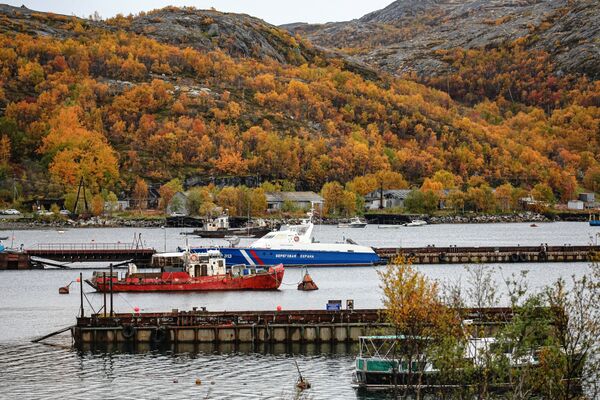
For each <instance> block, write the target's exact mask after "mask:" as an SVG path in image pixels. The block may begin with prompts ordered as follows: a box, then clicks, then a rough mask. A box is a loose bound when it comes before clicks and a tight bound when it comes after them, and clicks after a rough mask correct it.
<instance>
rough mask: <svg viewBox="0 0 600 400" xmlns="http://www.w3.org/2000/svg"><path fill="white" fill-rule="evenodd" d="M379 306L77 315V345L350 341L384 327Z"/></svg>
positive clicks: (74, 335) (75, 334)
mask: <svg viewBox="0 0 600 400" xmlns="http://www.w3.org/2000/svg"><path fill="white" fill-rule="evenodd" d="M387 326H388V324H387V322H386V321H385V316H384V314H383V313H382V312H381V310H345V311H326V310H294V311H238V312H235V311H229V312H227V311H225V312H208V311H199V310H193V311H179V310H173V311H172V312H170V313H168V312H167V313H143V314H139V313H126V314H122V313H121V314H113V316H112V317H111V316H110V315H107V316H104V315H101V314H93V315H91V316H89V317H78V318H77V325H75V326H73V327H72V328H71V333H72V335H73V339H74V341H75V344H76V345H90V344H91V345H93V344H119V343H127V342H129V343H150V344H155V345H158V344H178V343H289V342H298V343H348V342H356V341H358V338H359V337H360V336H363V335H365V334H369V333H372V332H374V331H375V330H380V329H382V328H385V327H387Z"/></svg>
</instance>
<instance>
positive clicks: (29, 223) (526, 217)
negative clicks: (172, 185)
mask: <svg viewBox="0 0 600 400" xmlns="http://www.w3.org/2000/svg"><path fill="white" fill-rule="evenodd" d="M379 217H380V218H381V217H382V218H383V219H384V222H379V223H378V222H377V221H374V220H371V218H369V215H367V216H366V218H367V219H368V220H370V221H369V224H370V225H401V224H402V223H403V222H404V221H405V220H408V221H410V220H411V219H414V218H418V219H423V220H425V221H427V223H428V224H430V225H437V224H492V223H548V222H555V221H563V220H564V219H561V218H555V219H550V218H548V217H547V216H545V215H543V214H539V213H533V212H522V213H516V214H499V215H496V214H487V215H464V214H463V215H446V216H435V215H434V216H426V215H420V216H416V215H415V216H407V215H399V214H388V215H384V214H379ZM557 217H558V216H557ZM346 220H347V218H326V219H322V220H320V221H319V222H318V223H320V224H322V225H337V224H338V223H340V222H344V221H346ZM386 220H387V221H386ZM272 221H274V222H275V223H277V224H294V223H297V222H298V221H299V219H296V218H275V219H273V220H272ZM390 222H392V223H390ZM0 226H1V228H0V230H4V231H6V230H34V229H40V230H44V229H47V230H52V229H61V228H162V227H164V226H167V227H173V226H169V224H168V222H167V218H164V219H144V220H141V219H128V218H99V217H93V218H90V219H88V220H64V221H43V220H33V219H31V218H2V219H0ZM178 227H180V228H186V227H192V226H178Z"/></svg>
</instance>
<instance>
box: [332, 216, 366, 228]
mask: <svg viewBox="0 0 600 400" xmlns="http://www.w3.org/2000/svg"><path fill="white" fill-rule="evenodd" d="M337 226H338V228H364V227H366V226H367V223H366V222H365V221H363V220H361V219H360V217H353V218H351V219H350V222H340V223H339V224H338V225H337Z"/></svg>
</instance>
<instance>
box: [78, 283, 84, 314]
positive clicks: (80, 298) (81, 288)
mask: <svg viewBox="0 0 600 400" xmlns="http://www.w3.org/2000/svg"><path fill="white" fill-rule="evenodd" d="M79 300H80V303H81V304H80V306H81V312H80V313H79V314H80V315H81V318H83V273H82V272H80V273H79Z"/></svg>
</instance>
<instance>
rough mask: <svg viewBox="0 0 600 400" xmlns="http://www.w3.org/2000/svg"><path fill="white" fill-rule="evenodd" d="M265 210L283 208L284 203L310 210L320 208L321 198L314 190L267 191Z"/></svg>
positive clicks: (321, 205)
mask: <svg viewBox="0 0 600 400" xmlns="http://www.w3.org/2000/svg"><path fill="white" fill-rule="evenodd" d="M265 197H266V198H267V211H278V210H281V209H282V208H283V205H284V204H285V203H289V204H290V205H292V206H294V207H296V208H300V209H305V210H310V209H311V208H314V209H315V210H321V208H322V207H323V198H322V197H321V196H319V195H318V194H316V193H315V192H267V193H265Z"/></svg>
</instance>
